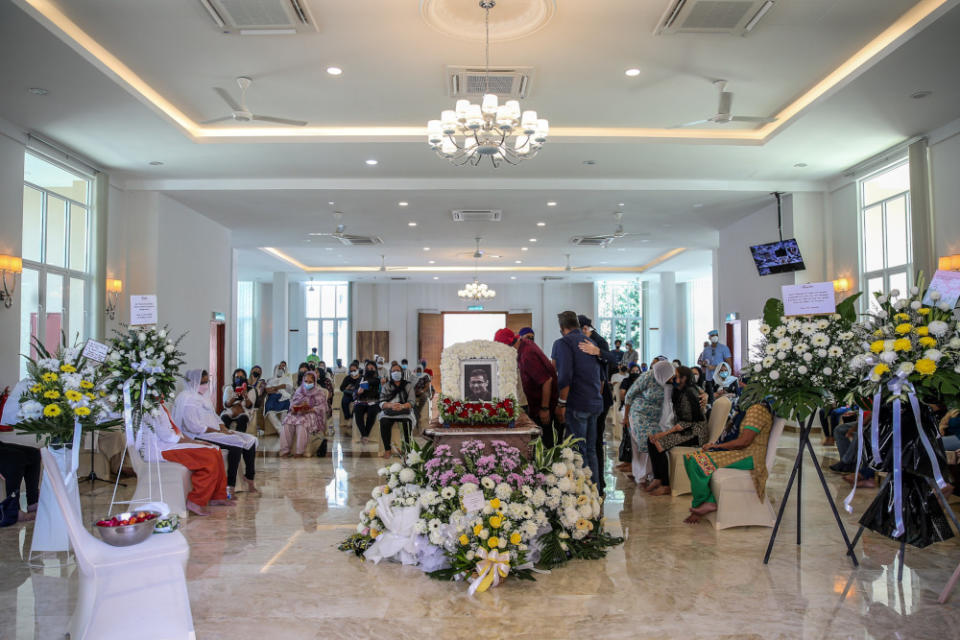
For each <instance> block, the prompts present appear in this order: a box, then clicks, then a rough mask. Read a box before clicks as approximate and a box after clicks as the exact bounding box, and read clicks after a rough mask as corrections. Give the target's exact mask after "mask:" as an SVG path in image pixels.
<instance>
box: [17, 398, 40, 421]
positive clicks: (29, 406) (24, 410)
mask: <svg viewBox="0 0 960 640" xmlns="http://www.w3.org/2000/svg"><path fill="white" fill-rule="evenodd" d="M17 415H18V416H19V417H21V418H23V419H24V420H36V419H37V418H39V417H40V416H42V415H43V405H42V404H40V403H39V402H37V401H36V400H27V401H26V402H24V403H23V404H21V405H20V411H19V413H17Z"/></svg>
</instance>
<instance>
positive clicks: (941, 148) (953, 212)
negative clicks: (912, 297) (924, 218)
mask: <svg viewBox="0 0 960 640" xmlns="http://www.w3.org/2000/svg"><path fill="white" fill-rule="evenodd" d="M930 180H931V182H932V183H933V189H932V191H933V215H934V236H933V237H934V248H935V250H936V255H937V257H940V256H945V255H953V254H957V253H960V133H955V134H953V135H952V136H950V137H948V138H945V139H943V140H940V141H938V142H934V143H933V144H931V145H930Z"/></svg>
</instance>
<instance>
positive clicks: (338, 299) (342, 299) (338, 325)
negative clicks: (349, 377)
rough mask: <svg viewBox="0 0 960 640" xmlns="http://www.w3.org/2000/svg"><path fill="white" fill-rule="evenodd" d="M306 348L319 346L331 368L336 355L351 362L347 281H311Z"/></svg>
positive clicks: (308, 295) (309, 285)
mask: <svg viewBox="0 0 960 640" xmlns="http://www.w3.org/2000/svg"><path fill="white" fill-rule="evenodd" d="M306 309H307V351H308V352H309V351H310V350H312V349H314V348H316V349H317V353H318V354H319V356H320V359H321V360H323V361H324V362H326V363H327V366H330V367H332V366H333V365H334V363H335V362H336V361H337V358H339V359H341V360H343V362H344V363H347V362H349V361H350V353H349V351H350V347H349V345H350V296H349V287H348V285H347V283H346V282H308V283H307V289H306Z"/></svg>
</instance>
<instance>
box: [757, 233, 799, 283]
mask: <svg viewBox="0 0 960 640" xmlns="http://www.w3.org/2000/svg"><path fill="white" fill-rule="evenodd" d="M750 253H751V254H752V255H753V262H754V263H755V264H756V265H757V271H758V272H759V273H760V275H762V276H769V275H771V274H774V273H786V272H788V271H802V270H804V269H806V266H804V264H803V256H801V255H800V247H798V246H797V241H796V240H794V239H792V238H791V239H790V240H781V241H779V242H768V243H767V244H757V245H754V246H752V247H750Z"/></svg>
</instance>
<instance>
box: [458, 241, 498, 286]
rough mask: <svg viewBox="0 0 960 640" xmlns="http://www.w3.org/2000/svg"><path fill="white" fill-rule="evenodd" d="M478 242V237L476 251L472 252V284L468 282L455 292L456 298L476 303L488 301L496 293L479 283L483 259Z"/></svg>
mask: <svg viewBox="0 0 960 640" xmlns="http://www.w3.org/2000/svg"><path fill="white" fill-rule="evenodd" d="M480 240H481V238H480V236H477V237H476V241H477V249H476V251H474V252H473V282H468V283H467V284H466V286H464V287H463V289H460V290H459V291H457V296H458V297H460V298H463V299H464V300H474V301H476V302H480V301H481V300H488V299H490V298H492V297H494V296H495V295H497V292H496V291H494V290H493V289H491V288H490V287H488V286H487V285H486V284H484V283H482V282H480V278H479V277H478V272H479V263H480V258H482V257H483V252H482V251H480Z"/></svg>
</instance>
